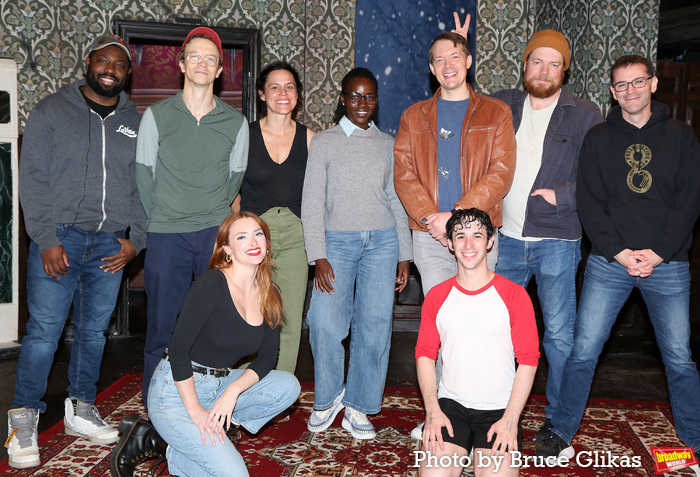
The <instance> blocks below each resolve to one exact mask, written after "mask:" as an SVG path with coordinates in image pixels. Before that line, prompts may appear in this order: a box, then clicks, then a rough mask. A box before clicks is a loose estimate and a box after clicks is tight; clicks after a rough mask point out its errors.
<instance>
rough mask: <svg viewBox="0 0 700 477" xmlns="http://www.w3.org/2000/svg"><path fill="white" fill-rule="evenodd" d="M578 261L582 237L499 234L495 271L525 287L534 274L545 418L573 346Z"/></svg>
mask: <svg viewBox="0 0 700 477" xmlns="http://www.w3.org/2000/svg"><path fill="white" fill-rule="evenodd" d="M580 261H581V240H554V239H547V240H539V241H536V242H529V241H525V240H518V239H514V238H511V237H508V236H506V235H503V234H499V243H498V265H496V273H498V274H499V275H502V276H504V277H505V278H507V279H508V280H511V281H514V282H515V283H517V284H518V285H521V286H523V287H527V284H528V283H529V282H530V279H531V278H532V277H533V276H534V277H535V280H536V281H537V295H538V296H539V298H540V306H541V307H542V315H543V321H544V337H543V338H542V346H543V347H544V352H545V354H546V355H547V363H548V364H549V373H548V375H547V391H546V392H547V403H548V405H547V406H546V407H545V408H544V414H545V416H546V417H548V418H550V419H551V417H552V414H553V413H554V410H555V409H556V408H557V400H558V397H559V388H560V387H561V376H562V374H563V372H564V364H565V363H566V358H568V357H569V353H570V352H571V347H572V346H573V345H574V323H575V322H576V271H577V270H578V264H579V262H580Z"/></svg>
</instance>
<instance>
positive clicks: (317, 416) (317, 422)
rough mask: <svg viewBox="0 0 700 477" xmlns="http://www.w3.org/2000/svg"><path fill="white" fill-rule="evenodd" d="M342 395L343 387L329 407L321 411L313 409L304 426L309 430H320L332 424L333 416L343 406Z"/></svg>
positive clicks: (343, 392)
mask: <svg viewBox="0 0 700 477" xmlns="http://www.w3.org/2000/svg"><path fill="white" fill-rule="evenodd" d="M343 397H345V389H344V388H343V390H342V392H341V393H340V394H339V395H338V397H337V398H335V399H334V400H333V404H331V407H329V408H328V409H324V410H323V411H316V410H314V411H313V412H312V413H311V415H310V416H309V422H308V424H307V425H306V427H307V428H308V429H309V430H310V431H311V432H321V431H325V430H326V429H328V428H329V427H330V425H331V424H333V421H334V420H335V416H337V415H338V413H339V412H340V411H342V410H343V408H344V407H345V406H344V405H343Z"/></svg>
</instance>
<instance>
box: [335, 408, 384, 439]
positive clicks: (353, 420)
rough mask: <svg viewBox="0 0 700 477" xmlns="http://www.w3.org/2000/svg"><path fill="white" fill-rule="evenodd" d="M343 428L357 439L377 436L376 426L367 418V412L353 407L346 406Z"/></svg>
mask: <svg viewBox="0 0 700 477" xmlns="http://www.w3.org/2000/svg"><path fill="white" fill-rule="evenodd" d="M343 429H345V430H346V431H348V432H350V434H352V437H354V438H355V439H374V438H375V437H377V433H376V432H374V426H373V425H372V423H371V422H369V419H367V414H365V413H364V412H360V411H357V410H355V409H353V408H351V407H346V408H345V417H343Z"/></svg>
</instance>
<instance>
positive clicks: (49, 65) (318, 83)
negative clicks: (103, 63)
mask: <svg viewBox="0 0 700 477" xmlns="http://www.w3.org/2000/svg"><path fill="white" fill-rule="evenodd" d="M183 17H185V18H195V19H199V20H200V21H202V22H203V23H204V24H207V25H209V26H213V27H216V26H221V27H240V28H257V29H260V31H261V37H262V41H263V48H262V63H263V65H264V64H267V63H269V62H270V61H273V60H277V59H284V60H287V61H289V62H290V63H292V65H294V66H295V67H296V68H297V69H298V70H299V72H300V74H301V76H302V81H303V83H304V89H305V101H304V110H303V111H302V113H301V114H300V116H299V120H300V122H302V123H304V124H306V125H307V126H309V127H311V128H312V129H315V130H317V131H320V130H322V129H325V128H327V127H328V126H330V125H331V122H332V118H333V110H334V108H335V102H336V101H337V89H338V84H339V82H340V79H341V78H342V77H343V75H344V74H345V73H346V72H347V70H348V69H350V68H351V67H352V63H353V51H354V38H353V31H354V26H355V2H354V0H91V1H88V0H0V18H1V20H0V57H9V58H14V59H15V61H16V62H17V63H18V65H19V74H18V76H19V77H18V83H19V111H20V113H19V114H20V116H21V130H23V129H24V122H25V120H26V116H27V114H28V113H29V111H30V110H31V108H32V107H33V106H34V105H35V104H36V103H37V101H38V100H39V99H41V98H42V97H44V96H45V95H47V94H49V93H53V92H55V91H56V90H57V89H58V88H59V87H60V86H61V85H63V84H65V83H69V82H71V81H73V80H75V79H78V78H81V77H82V70H83V66H84V58H85V56H86V53H87V49H88V48H89V45H90V43H91V42H92V40H93V39H94V37H95V36H98V35H100V34H103V33H105V32H107V31H109V29H110V26H111V23H112V20H113V19H115V18H118V19H124V20H138V21H153V22H163V23H174V22H176V21H177V19H178V18H183ZM20 133H21V131H20Z"/></svg>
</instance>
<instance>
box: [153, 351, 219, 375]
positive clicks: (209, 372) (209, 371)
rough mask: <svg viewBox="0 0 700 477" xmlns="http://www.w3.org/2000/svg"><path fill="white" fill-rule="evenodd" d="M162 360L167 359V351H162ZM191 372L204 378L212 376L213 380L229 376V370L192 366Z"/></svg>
mask: <svg viewBox="0 0 700 477" xmlns="http://www.w3.org/2000/svg"><path fill="white" fill-rule="evenodd" d="M163 359H165V360H167V359H168V350H167V349H166V350H165V351H163ZM192 371H194V372H195V373H199V374H203V375H205V376H214V377H215V378H227V377H228V376H229V374H231V368H209V367H207V366H197V365H196V364H193V365H192Z"/></svg>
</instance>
